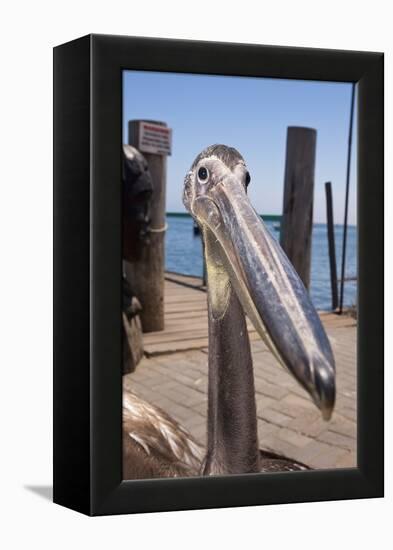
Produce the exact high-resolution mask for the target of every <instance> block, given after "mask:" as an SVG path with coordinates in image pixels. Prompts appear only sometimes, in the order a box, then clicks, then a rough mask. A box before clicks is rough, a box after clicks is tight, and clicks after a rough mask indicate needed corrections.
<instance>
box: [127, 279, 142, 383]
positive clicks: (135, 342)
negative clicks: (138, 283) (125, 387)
mask: <svg viewBox="0 0 393 550" xmlns="http://www.w3.org/2000/svg"><path fill="white" fill-rule="evenodd" d="M122 302H123V304H122V322H123V335H122V336H123V374H128V373H130V372H134V371H135V369H136V366H137V364H138V363H139V361H140V360H141V359H142V357H143V339H142V325H141V321H140V318H139V313H140V312H141V311H142V306H141V304H140V302H139V300H138V298H137V297H136V296H134V295H133V293H132V290H131V287H130V285H129V284H128V282H127V279H126V278H125V277H123V299H122Z"/></svg>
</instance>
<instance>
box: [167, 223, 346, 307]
mask: <svg viewBox="0 0 393 550" xmlns="http://www.w3.org/2000/svg"><path fill="white" fill-rule="evenodd" d="M167 223H168V230H167V232H166V242H165V244H166V248H165V254H166V258H165V267H166V269H167V270H168V271H176V272H177V273H184V274H186V275H195V276H198V277H201V276H202V272H203V259H202V243H201V238H200V236H195V235H194V232H193V221H192V219H191V217H176V216H170V215H168V216H167ZM265 223H266V225H267V227H268V228H269V230H270V231H271V233H272V235H273V236H274V237H275V238H276V239H279V231H276V230H275V229H274V224H273V223H271V222H265ZM334 231H335V242H336V261H337V276H338V278H340V274H341V251H342V238H343V226H342V225H336V226H335V229H334ZM356 243H357V231H356V227H354V226H348V229H347V253H346V274H345V276H346V277H356V274H357V266H356V246H357V244H356ZM339 291H340V290H339ZM310 292H311V299H312V301H313V302H314V305H315V307H316V308H317V309H320V310H329V309H331V288H330V269H329V253H328V240H327V226H326V225H325V224H315V225H314V226H313V234H312V257H311V289H310ZM356 292H357V283H356V281H346V282H345V285H344V305H345V306H353V305H355V304H356V303H357V299H356Z"/></svg>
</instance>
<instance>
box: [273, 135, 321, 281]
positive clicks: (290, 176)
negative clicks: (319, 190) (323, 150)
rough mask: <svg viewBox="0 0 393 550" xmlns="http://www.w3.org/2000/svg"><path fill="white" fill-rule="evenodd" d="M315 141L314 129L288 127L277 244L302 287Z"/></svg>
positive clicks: (308, 247)
mask: <svg viewBox="0 0 393 550" xmlns="http://www.w3.org/2000/svg"><path fill="white" fill-rule="evenodd" d="M316 141H317V132H316V130H314V129H312V128H301V127H295V126H290V127H288V130H287V151H286V162H285V176H284V203H283V217H282V223H281V235H280V244H281V246H282V247H283V249H284V250H285V252H286V254H287V256H288V258H289V259H290V260H291V262H292V264H293V265H294V267H295V269H296V271H297V272H298V274H299V276H300V278H301V279H302V281H303V283H304V285H305V287H306V288H309V286H310V271H311V237H312V223H313V199H314V173H315V149H316Z"/></svg>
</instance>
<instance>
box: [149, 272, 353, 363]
mask: <svg viewBox="0 0 393 550" xmlns="http://www.w3.org/2000/svg"><path fill="white" fill-rule="evenodd" d="M320 316H321V319H322V322H323V324H324V325H325V327H326V328H339V327H349V326H354V325H356V321H355V320H354V319H352V318H351V317H348V316H339V315H335V314H333V313H327V312H321V313H320ZM247 324H248V330H249V336H250V339H251V341H254V340H258V341H259V340H260V337H259V335H258V334H257V332H256V331H255V329H254V327H253V326H252V324H251V323H250V322H249V321H248V322H247ZM207 331H208V327H207V294H206V288H205V287H204V286H203V285H202V280H201V279H200V278H198V277H188V276H185V275H178V274H175V273H167V274H166V276H165V329H164V330H163V331H159V332H149V333H146V334H144V335H143V343H144V349H145V355H146V356H147V357H153V356H156V355H162V354H169V353H176V352H180V351H190V350H196V349H203V348H207V346H208V332H207Z"/></svg>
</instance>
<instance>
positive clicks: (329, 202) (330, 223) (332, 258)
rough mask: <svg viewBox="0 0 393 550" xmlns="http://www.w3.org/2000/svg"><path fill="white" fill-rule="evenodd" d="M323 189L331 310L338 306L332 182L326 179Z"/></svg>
mask: <svg viewBox="0 0 393 550" xmlns="http://www.w3.org/2000/svg"><path fill="white" fill-rule="evenodd" d="M325 191H326V218H327V230H328V246H329V264H330V285H331V289H332V310H333V311H335V310H336V309H337V307H338V289H337V264H336V245H335V240H334V219H333V198H332V184H331V183H330V181H327V182H326V183H325Z"/></svg>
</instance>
